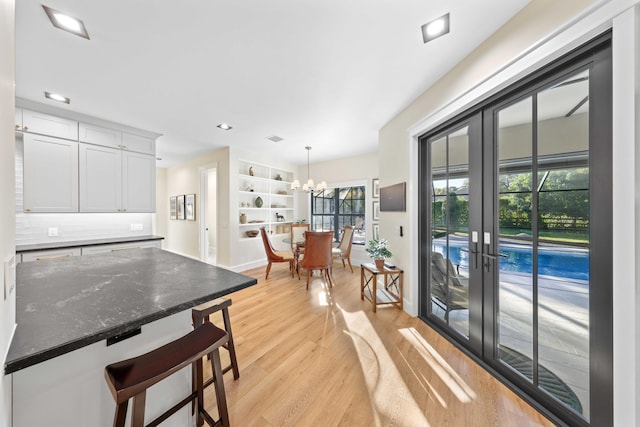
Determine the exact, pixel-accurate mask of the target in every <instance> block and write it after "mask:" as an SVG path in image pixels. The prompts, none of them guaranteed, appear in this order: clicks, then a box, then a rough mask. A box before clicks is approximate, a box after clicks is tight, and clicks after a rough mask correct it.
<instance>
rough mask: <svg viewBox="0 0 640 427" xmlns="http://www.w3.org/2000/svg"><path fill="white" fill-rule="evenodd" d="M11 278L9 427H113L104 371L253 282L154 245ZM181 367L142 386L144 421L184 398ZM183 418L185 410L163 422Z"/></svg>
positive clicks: (57, 263) (182, 329)
mask: <svg viewBox="0 0 640 427" xmlns="http://www.w3.org/2000/svg"><path fill="white" fill-rule="evenodd" d="M16 278H17V281H16V282H17V284H16V286H17V287H16V320H17V328H16V331H15V336H14V338H13V341H12V343H11V346H10V349H9V354H8V356H7V362H6V365H5V374H12V375H13V384H14V386H13V390H14V391H13V400H14V427H23V426H32V425H33V426H36V425H47V426H74V425H78V426H89V425H90V426H94V425H95V426H108V425H111V423H112V421H113V420H112V417H113V411H114V408H115V406H114V405H115V404H114V402H113V399H112V398H111V395H110V393H109V391H108V389H107V387H106V384H105V382H104V377H103V371H104V366H106V365H107V364H109V363H113V362H115V361H118V360H121V359H125V358H128V357H132V356H135V355H138V354H141V353H144V352H146V351H149V350H151V349H153V348H156V347H158V346H160V345H162V344H164V343H166V342H169V341H171V340H173V339H175V338H178V337H180V336H182V335H184V334H186V333H187V332H189V331H190V330H191V315H190V313H191V311H190V308H191V307H194V306H196V305H198V304H201V303H203V302H206V301H210V300H213V299H215V298H218V297H221V296H224V295H228V294H230V293H232V292H235V291H237V290H240V289H244V288H246V287H249V286H252V285H255V284H256V283H257V281H256V280H255V279H254V278H251V277H248V276H244V275H242V274H238V273H234V272H231V271H228V270H224V269H221V268H218V267H214V266H211V265H208V264H204V263H202V262H199V261H196V260H192V259H190V258H186V257H183V256H180V255H176V254H173V253H170V252H166V251H163V250H160V249H155V248H149V249H136V250H131V251H123V252H117V253H112V254H103V255H89V256H83V257H71V258H66V259H59V260H51V261H39V262H30V263H23V264H20V265H18V267H17V274H16ZM123 338H125V339H123ZM111 344H112V345H111ZM183 371H184V372H183ZM183 371H181V373H179V374H178V375H174V376H172V377H170V378H169V379H167V380H166V384H165V383H160V384H158V385H157V386H154V387H152V389H150V391H149V396H148V399H147V405H148V406H147V408H148V409H147V414H148V417H153V416H154V414H155V413H160V412H161V411H162V409H163V408H168V407H169V406H171V405H172V403H171V402H173V403H175V402H176V401H177V400H179V399H178V398H179V397H182V396H183V395H186V394H188V392H189V390H190V373H189V372H187V370H186V369H185V370H183ZM149 419H151V418H149ZM187 419H188V420H189V423H190V422H191V419H190V411H189V410H188V408H185V409H184V410H183V411H180V412H179V413H178V414H175V415H174V416H173V417H171V419H169V420H167V422H166V425H176V426H181V425H187V424H186V423H187V421H186V420H187Z"/></svg>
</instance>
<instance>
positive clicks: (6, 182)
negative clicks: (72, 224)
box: [0, 0, 16, 426]
mask: <svg viewBox="0 0 640 427" xmlns="http://www.w3.org/2000/svg"><path fill="white" fill-rule="evenodd" d="M0 58H2V60H0V261H3V260H4V259H5V258H6V257H8V256H11V255H13V254H14V253H15V227H16V226H15V202H14V200H15V196H14V192H15V190H14V187H15V186H14V177H15V171H14V149H15V136H14V133H15V130H14V117H15V106H14V105H15V80H16V79H15V0H0ZM2 264H3V266H2V267H0V284H2V283H3V281H4V263H2ZM0 288H3V286H0ZM0 295H2V298H1V299H0V357H2V366H4V363H5V360H6V355H7V350H8V348H9V344H10V342H11V336H12V334H13V330H14V325H15V319H16V293H15V290H14V291H13V292H12V293H11V294H10V295H8V297H7V298H6V299H5V298H4V290H3V289H0ZM1 375H2V380H1V381H0V425H3V426H11V406H12V403H11V399H12V398H11V381H12V377H11V376H10V375H9V376H5V375H4V373H2V374H1Z"/></svg>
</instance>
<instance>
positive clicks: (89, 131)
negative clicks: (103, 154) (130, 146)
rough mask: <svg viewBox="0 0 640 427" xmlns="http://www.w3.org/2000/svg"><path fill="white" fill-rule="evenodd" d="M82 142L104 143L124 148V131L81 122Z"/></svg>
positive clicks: (80, 135) (107, 145)
mask: <svg viewBox="0 0 640 427" xmlns="http://www.w3.org/2000/svg"><path fill="white" fill-rule="evenodd" d="M78 132H79V139H80V142H89V143H91V144H97V145H102V146H105V147H111V148H122V132H121V131H119V130H116V129H110V128H106V127H102V126H96V125H90V124H88V123H80V124H79V125H78Z"/></svg>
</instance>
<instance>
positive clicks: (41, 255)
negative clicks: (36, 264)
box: [22, 248, 82, 262]
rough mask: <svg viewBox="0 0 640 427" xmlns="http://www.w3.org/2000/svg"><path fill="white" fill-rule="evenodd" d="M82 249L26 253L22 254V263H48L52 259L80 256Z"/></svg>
mask: <svg viewBox="0 0 640 427" xmlns="http://www.w3.org/2000/svg"><path fill="white" fill-rule="evenodd" d="M81 254H82V252H81V251H80V248H64V249H49V250H44V251H33V252H25V253H23V254H22V262H30V261H47V260H50V259H60V258H69V257H72V256H80V255H81Z"/></svg>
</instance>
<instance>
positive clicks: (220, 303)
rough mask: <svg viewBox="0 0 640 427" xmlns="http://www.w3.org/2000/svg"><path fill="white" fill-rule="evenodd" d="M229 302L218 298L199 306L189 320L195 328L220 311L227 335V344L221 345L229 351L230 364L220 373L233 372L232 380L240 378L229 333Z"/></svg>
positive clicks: (207, 384) (208, 383)
mask: <svg viewBox="0 0 640 427" xmlns="http://www.w3.org/2000/svg"><path fill="white" fill-rule="evenodd" d="M230 305H231V300H230V299H227V298H218V299H216V300H213V301H209V302H206V303H204V304H200V305H199V306H196V307H194V308H193V309H192V310H191V318H192V319H193V327H194V328H196V327H198V326H199V325H202V324H203V323H205V322H209V321H210V320H209V316H210V315H211V314H213V313H215V312H217V311H222V319H223V320H224V329H225V330H226V331H227V333H228V334H229V342H228V343H227V344H225V345H223V347H224V348H226V349H227V351H229V359H230V360H231V363H230V364H229V366H226V367H225V368H223V369H222V373H223V374H224V373H226V372H229V371H230V370H233V379H234V380H237V379H238V378H240V370H239V369H238V359H236V348H235V346H234V344H233V334H232V333H231V319H230V318H229V306H230ZM212 381H213V378H212V379H210V380H208V381H207V382H206V383H205V385H204V386H205V387H207V386H209V385H210V384H211V383H212Z"/></svg>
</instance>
